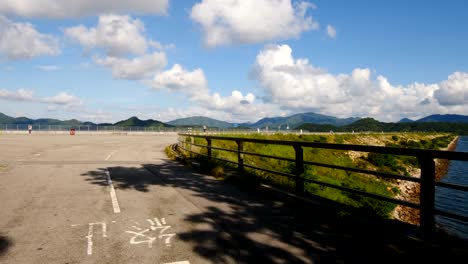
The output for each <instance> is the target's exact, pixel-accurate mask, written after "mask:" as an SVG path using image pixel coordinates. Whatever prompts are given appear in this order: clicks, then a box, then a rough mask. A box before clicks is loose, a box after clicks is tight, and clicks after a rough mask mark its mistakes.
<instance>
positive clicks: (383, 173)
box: [304, 161, 421, 183]
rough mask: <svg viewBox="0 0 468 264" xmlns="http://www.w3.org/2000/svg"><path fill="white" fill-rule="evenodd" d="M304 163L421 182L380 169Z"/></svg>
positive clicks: (305, 162) (311, 163) (418, 179)
mask: <svg viewBox="0 0 468 264" xmlns="http://www.w3.org/2000/svg"><path fill="white" fill-rule="evenodd" d="M304 164H308V165H315V166H320V167H327V168H332V169H338V170H345V171H352V172H358V173H365V174H372V175H375V176H380V177H384V178H391V179H399V180H405V181H411V182H418V183H420V182H421V179H420V178H415V177H408V176H403V175H398V174H391V173H385V172H379V171H372V170H365V169H358V168H351V167H344V166H338V165H333V164H326V163H319V162H311V161H304Z"/></svg>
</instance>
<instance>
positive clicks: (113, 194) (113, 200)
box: [106, 170, 120, 214]
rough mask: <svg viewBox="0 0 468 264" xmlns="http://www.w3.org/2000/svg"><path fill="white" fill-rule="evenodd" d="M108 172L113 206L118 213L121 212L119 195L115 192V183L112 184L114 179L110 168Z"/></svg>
mask: <svg viewBox="0 0 468 264" xmlns="http://www.w3.org/2000/svg"><path fill="white" fill-rule="evenodd" d="M106 174H107V184H109V188H110V196H111V200H112V207H113V208H114V213H115V214H117V213H120V207H119V202H118V201H117V195H116V194H115V189H114V185H113V184H112V180H111V177H110V173H109V171H108V170H106Z"/></svg>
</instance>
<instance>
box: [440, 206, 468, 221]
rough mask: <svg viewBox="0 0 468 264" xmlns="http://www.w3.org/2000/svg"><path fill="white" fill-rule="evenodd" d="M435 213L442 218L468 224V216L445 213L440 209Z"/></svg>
mask: <svg viewBox="0 0 468 264" xmlns="http://www.w3.org/2000/svg"><path fill="white" fill-rule="evenodd" d="M435 213H436V214H437V215H440V216H445V217H449V218H453V219H456V220H460V221H463V222H468V216H464V215H459V214H454V213H451V212H447V211H443V210H440V209H435Z"/></svg>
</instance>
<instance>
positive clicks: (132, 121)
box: [113, 116, 174, 127]
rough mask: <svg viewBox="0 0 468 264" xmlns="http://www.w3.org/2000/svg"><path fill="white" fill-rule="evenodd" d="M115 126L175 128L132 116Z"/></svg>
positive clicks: (156, 121)
mask: <svg viewBox="0 0 468 264" xmlns="http://www.w3.org/2000/svg"><path fill="white" fill-rule="evenodd" d="M113 126H119V127H174V126H173V125H170V124H166V123H163V122H161V121H158V120H153V119H148V120H140V119H138V117H136V116H132V117H130V118H129V119H127V120H123V121H119V122H117V123H114V124H113Z"/></svg>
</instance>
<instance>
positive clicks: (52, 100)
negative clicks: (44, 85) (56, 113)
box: [39, 92, 83, 107]
mask: <svg viewBox="0 0 468 264" xmlns="http://www.w3.org/2000/svg"><path fill="white" fill-rule="evenodd" d="M39 101H40V102H41V103H46V104H55V105H62V106H70V107H74V106H79V105H82V104H83V101H82V100H81V99H79V98H78V97H76V96H74V95H71V94H68V93H66V92H60V93H58V94H57V95H55V96H52V97H46V98H42V99H40V100H39Z"/></svg>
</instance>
